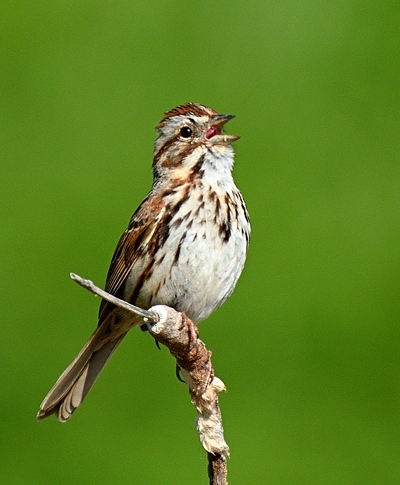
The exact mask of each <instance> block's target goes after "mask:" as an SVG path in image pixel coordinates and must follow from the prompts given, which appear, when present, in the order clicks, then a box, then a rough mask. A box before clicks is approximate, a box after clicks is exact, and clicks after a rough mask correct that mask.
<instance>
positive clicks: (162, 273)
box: [37, 103, 250, 422]
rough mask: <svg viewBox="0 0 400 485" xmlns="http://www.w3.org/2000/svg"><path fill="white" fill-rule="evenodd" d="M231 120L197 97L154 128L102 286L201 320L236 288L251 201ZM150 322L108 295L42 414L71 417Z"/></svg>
mask: <svg viewBox="0 0 400 485" xmlns="http://www.w3.org/2000/svg"><path fill="white" fill-rule="evenodd" d="M232 118H234V115H230V114H218V113H217V112H216V111H214V110H213V109H211V108H208V107H206V106H204V105H201V104H198V103H186V104H183V105H180V106H177V107H176V108H174V109H172V110H170V111H168V112H166V113H164V116H163V118H162V120H161V121H160V122H159V123H158V125H157V126H156V131H157V137H156V140H155V143H154V154H153V164H152V169H153V183H152V187H151V190H150V192H149V193H148V195H147V196H146V197H145V198H144V200H143V202H142V203H141V204H140V206H139V207H138V209H137V210H136V211H135V212H134V214H133V216H132V217H131V219H130V222H129V225H128V227H127V229H126V230H125V231H124V233H123V234H122V236H121V238H120V239H119V242H118V244H117V247H116V249H115V252H114V254H113V257H112V259H111V264H110V268H109V271H108V274H107V279H106V285H105V290H106V291H107V292H108V293H110V294H112V295H114V296H116V297H118V298H121V299H123V300H125V301H128V302H130V303H132V304H134V305H136V306H139V307H141V308H144V309H149V308H150V307H151V306H154V305H167V306H170V307H172V308H174V309H175V310H177V311H179V312H185V313H186V315H187V316H188V317H189V318H190V319H191V320H192V321H193V322H194V323H195V324H196V325H197V324H198V323H199V322H201V321H202V320H205V319H206V318H207V317H208V316H209V315H211V313H212V312H213V311H214V310H216V309H217V308H218V307H220V306H221V305H222V304H223V303H224V302H225V301H226V299H227V298H228V297H229V296H230V295H231V293H232V292H233V290H234V288H235V285H236V283H237V281H238V278H239V276H240V274H241V273H242V270H243V267H244V263H245V259H246V255H247V251H248V246H249V238H250V220H249V215H248V211H247V208H246V204H245V202H244V199H243V196H242V194H241V192H240V190H239V189H238V188H237V186H236V185H235V182H234V180H233V176H232V169H233V164H234V151H233V147H232V143H233V142H234V141H236V140H238V139H239V138H240V137H239V136H236V135H229V134H225V133H224V125H225V124H226V123H227V122H228V121H229V120H231V119H232ZM141 325H143V320H142V319H141V318H140V317H138V316H136V315H134V314H132V313H130V312H127V311H126V310H122V309H121V308H119V307H117V306H115V305H113V304H111V303H109V302H107V301H105V300H102V302H101V304H100V309H99V318H98V326H97V328H96V330H95V331H94V333H93V334H92V335H91V336H90V338H89V340H88V341H87V343H86V344H85V345H84V347H83V348H82V350H81V351H80V352H79V354H78V355H77V357H76V358H75V359H74V360H73V362H72V363H71V364H70V365H69V366H68V367H67V369H66V370H65V371H64V372H63V374H62V375H61V376H60V378H59V379H58V380H57V382H56V383H55V385H54V386H53V388H52V389H51V390H50V392H49V393H48V394H47V396H46V397H45V399H44V400H43V402H42V404H41V406H40V409H39V412H38V415H37V419H38V420H43V419H45V418H47V417H48V416H51V415H53V414H54V415H55V417H56V418H57V419H58V420H59V421H61V422H65V421H67V420H68V419H69V418H70V417H71V415H72V414H73V412H74V411H75V410H76V409H77V408H78V407H79V406H80V405H81V404H82V402H83V400H84V399H85V397H86V396H87V394H88V392H89V390H90V389H91V387H92V386H93V384H94V383H95V381H96V379H97V378H98V376H99V374H100V372H101V371H102V369H103V368H104V366H105V365H106V363H107V362H108V360H109V359H110V357H111V356H112V354H113V353H114V351H115V350H116V349H117V347H118V345H119V344H120V343H121V341H122V340H123V338H124V337H125V336H126V334H127V333H128V331H129V330H130V329H131V328H133V327H135V326H139V327H140V326H141Z"/></svg>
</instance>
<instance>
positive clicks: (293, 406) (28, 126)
mask: <svg viewBox="0 0 400 485" xmlns="http://www.w3.org/2000/svg"><path fill="white" fill-rule="evenodd" d="M0 39H1V41H0V49H1V61H0V62H1V80H0V104H1V106H0V147H1V154H0V156H1V161H0V162H1V179H0V180H1V215H2V217H1V219H2V220H1V231H0V238H1V248H2V254H3V258H2V275H3V276H2V278H1V282H2V287H1V292H0V295H1V296H0V298H1V300H2V301H1V308H2V326H1V329H2V330H1V339H0V355H1V357H0V373H1V381H0V382H1V387H2V389H1V397H0V414H1V418H0V440H1V451H0V463H1V467H0V481H1V483H4V484H30V485H32V484H54V483H60V484H70V483H75V484H92V483H98V484H100V483H107V484H114V483H115V484H130V483H137V484H150V483H163V484H176V483H182V484H189V483H190V484H205V483H207V478H206V462H207V460H206V455H205V453H204V451H203V450H202V448H201V446H200V444H199V441H198V437H197V435H196V432H195V430H194V418H195V411H194V409H193V408H192V407H191V405H190V401H189V397H188V394H187V391H186V389H185V386H184V385H182V384H181V383H179V382H178V381H177V379H176V378H175V376H174V362H173V360H172V358H171V357H170V356H169V354H168V351H167V350H166V349H163V350H162V352H159V351H157V349H156V347H155V345H154V342H153V341H152V339H151V338H150V337H149V335H148V334H142V333H141V332H139V331H132V332H131V334H130V335H129V336H128V338H127V339H126V341H125V342H124V344H123V345H122V346H121V347H120V348H119V349H118V352H117V353H116V354H115V356H114V357H113V359H112V360H111V362H110V363H109V365H108V366H107V369H106V371H105V372H104V374H103V375H102V376H101V378H100V379H99V381H98V383H97V384H96V386H95V387H94V389H93V390H92V392H91V393H90V395H89V396H88V398H87V400H86V401H85V403H84V405H83V406H82V408H80V409H79V411H78V412H77V413H76V414H75V415H74V417H73V418H72V419H71V421H69V422H68V423H67V424H64V425H62V424H60V423H58V422H57V421H56V420H55V419H48V420H46V421H44V422H41V423H37V422H36V421H35V415H36V412H37V410H38V407H39V404H40V402H41V400H42V399H43V397H44V396H45V394H46V393H47V391H48V390H49V389H50V387H51V386H52V385H53V384H54V382H55V380H56V379H57V378H58V376H59V374H60V373H61V372H62V371H63V370H64V368H65V367H66V365H67V364H69V363H70V361H71V360H72V358H73V357H75V355H76V353H77V352H78V350H80V348H81V347H82V345H83V344H84V342H85V341H86V339H87V338H88V336H89V335H90V334H91V332H92V331H93V329H94V328H95V325H96V313H97V307H98V303H99V301H98V300H97V299H95V298H94V297H93V296H92V295H90V294H89V293H87V292H86V291H84V290H83V289H81V288H79V287H78V286H77V285H75V284H74V283H73V282H72V281H71V280H70V279H69V272H70V271H74V272H76V273H78V274H81V275H82V276H84V277H87V278H91V279H93V280H94V281H95V282H96V283H98V284H100V285H103V283H104V280H105V275H106V272H107V269H108V264H109V261H110V258H111V255H112V252H113V250H114V247H115V245H116V242H117V240H118V238H119V236H120V234H121V233H122V231H123V230H124V229H125V227H126V224H127V222H128V220H129V218H130V216H131V213H132V212H133V211H134V209H135V208H136V207H137V205H138V204H139V203H140V202H141V200H142V198H143V197H144V196H145V195H146V193H147V191H148V189H149V188H150V184H151V158H152V148H153V140H154V136H155V132H154V129H153V128H154V126H155V125H156V123H157V122H158V121H159V120H160V119H161V117H162V113H163V112H164V111H167V110H169V109H171V108H173V107H174V106H176V105H178V104H182V103H184V102H187V101H194V102H200V103H203V104H206V105H209V106H211V107H212V108H214V109H216V110H217V111H219V112H228V113H235V114H236V116H237V118H236V119H235V120H234V121H232V122H230V123H229V132H231V133H235V134H240V135H241V136H242V138H241V140H240V141H238V142H237V143H236V144H235V148H236V154H237V155H236V166H235V179H236V181H237V184H238V185H239V187H240V188H241V190H242V192H243V194H244V196H245V199H246V201H247V204H248V208H249V211H250V214H251V219H252V226H253V234H252V241H251V248H250V252H249V257H248V262H247V265H246V268H245V271H244V274H243V276H242V278H241V280H240V282H239V284H238V286H237V289H236V291H235V293H234V295H233V297H232V298H231V299H230V300H229V301H228V302H227V303H226V304H225V306H224V307H223V308H221V309H220V310H218V312H216V313H215V314H214V315H213V316H212V317H211V318H210V319H209V320H208V321H207V322H204V323H203V324H201V327H200V333H201V338H202V339H203V340H204V341H205V342H206V344H207V346H208V348H210V349H211V350H212V351H213V352H214V356H213V363H214V366H215V369H216V373H217V375H218V376H219V377H220V378H221V379H223V381H224V382H225V383H226V385H227V387H228V393H227V394H225V395H223V396H221V400H220V401H221V407H222V413H223V418H224V426H225V431H226V439H227V441H228V443H229V445H230V447H231V459H230V460H229V475H228V478H229V482H230V483H231V484H232V485H233V484H239V483H240V484H274V485H284V484H285V485H286V484H296V485H297V484H304V485H310V484H346V485H348V484H362V485H365V484H377V485H378V484H379V485H382V484H398V483H400V459H399V456H400V432H399V431H400V430H399V414H400V385H399V376H400V348H399V347H400V335H399V334H400V327H399V315H400V298H399V297H400V281H399V277H400V244H399V241H400V188H399V184H400V164H399V148H400V142H399V140H400V136H399V131H400V130H399V129H400V3H399V2H398V0H396V1H388V2H378V1H362V2H355V1H351V0H339V1H337V2H327V1H320V2H316V1H306V2H296V1H291V0H289V1H286V2H285V1H284V2H277V1H271V2H259V1H257V2H256V1H248V2H238V1H230V2H226V1H221V2H209V1H204V2H201V3H200V2H199V3H193V2H192V3H188V2H183V1H176V2H170V1H159V2H148V3H146V2H138V1H130V2H125V1H120V2H110V1H102V2H94V1H70V2H50V1H48V0H42V1H36V2H26V1H20V0H16V1H13V2H5V1H3V2H2V5H1V7H0Z"/></svg>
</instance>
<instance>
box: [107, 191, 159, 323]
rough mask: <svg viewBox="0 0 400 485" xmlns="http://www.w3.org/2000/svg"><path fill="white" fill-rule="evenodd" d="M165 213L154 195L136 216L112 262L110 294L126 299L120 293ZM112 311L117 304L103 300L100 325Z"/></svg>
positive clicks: (109, 282)
mask: <svg viewBox="0 0 400 485" xmlns="http://www.w3.org/2000/svg"><path fill="white" fill-rule="evenodd" d="M150 201H151V203H150ZM161 212H163V204H162V203H161V201H160V200H157V199H155V198H154V196H153V197H152V196H151V193H150V194H149V195H148V196H147V197H146V198H145V199H144V201H143V202H142V203H141V205H140V206H139V208H138V209H137V210H136V212H135V213H134V214H133V216H132V218H131V220H130V222H129V225H128V228H127V229H126V231H125V232H124V233H123V234H122V236H121V238H120V240H119V241H118V244H117V247H116V249H115V251H114V255H113V257H112V259H111V263H110V268H109V270H108V273H107V280H106V287H105V290H106V291H107V292H108V293H110V294H112V295H115V296H118V297H122V295H121V294H120V290H121V289H122V288H123V284H124V282H125V280H126V278H127V277H128V275H129V273H130V271H131V269H132V267H133V265H134V264H135V262H136V261H137V259H138V257H139V256H140V254H142V248H143V246H145V245H147V244H148V242H149V240H150V239H151V237H152V236H153V234H154V232H155V230H156V228H157V224H158V221H159V219H160V217H159V216H160V213H161ZM112 308H113V305H111V304H110V303H108V302H106V301H105V300H102V302H101V304H100V309H99V325H100V323H101V322H102V321H103V319H104V318H105V317H106V316H107V314H108V313H109V311H110V310H111V309H112Z"/></svg>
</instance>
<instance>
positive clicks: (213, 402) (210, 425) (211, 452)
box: [71, 273, 229, 485]
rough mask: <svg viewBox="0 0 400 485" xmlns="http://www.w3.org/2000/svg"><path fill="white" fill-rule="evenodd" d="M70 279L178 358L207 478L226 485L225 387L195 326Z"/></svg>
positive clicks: (182, 316)
mask: <svg viewBox="0 0 400 485" xmlns="http://www.w3.org/2000/svg"><path fill="white" fill-rule="evenodd" d="M71 278H72V279H73V280H74V281H75V282H76V283H78V284H79V285H81V286H83V287H84V288H86V289H87V290H89V291H91V292H92V293H94V294H95V295H98V296H100V297H101V298H103V299H105V300H107V301H109V302H111V303H113V304H114V305H117V306H120V307H122V308H124V309H125V310H128V311H131V312H133V313H135V314H137V315H139V316H141V317H142V318H143V320H144V322H145V323H146V324H147V327H148V330H149V333H150V334H151V335H152V336H153V337H154V339H155V340H157V342H160V343H161V344H163V345H165V346H166V347H168V349H169V351H170V353H171V354H172V355H173V356H174V357H175V359H176V363H177V368H178V369H179V371H180V373H181V374H182V377H183V380H184V381H185V383H186V385H187V386H188V388H189V393H190V397H191V400H192V403H193V405H194V406H195V407H196V409H197V419H196V429H197V432H198V433H199V437H200V441H201V443H202V445H203V447H204V448H205V450H206V451H207V454H208V476H209V478H210V484H211V485H226V484H227V481H226V473H227V467H226V457H227V456H228V455H229V448H228V445H227V444H226V442H225V439H224V431H223V427H222V419H221V412H220V409H219V404H218V393H219V392H221V391H224V390H225V385H224V383H223V382H222V381H221V380H220V379H218V377H215V375H214V369H213V367H212V365H211V352H210V351H208V350H207V349H206V347H205V345H204V343H203V342H202V341H201V340H200V339H199V338H198V334H199V332H198V329H197V327H196V325H195V324H194V323H193V322H192V321H191V320H190V319H189V318H188V317H187V316H186V315H185V313H180V312H177V311H176V310H174V309H173V308H170V307H167V306H165V305H156V306H153V307H152V308H150V309H149V310H143V309H141V308H138V307H136V306H134V305H131V304H130V303H128V302H126V301H124V300H120V299H119V298H116V297H114V296H112V295H110V294H109V293H107V292H105V291H103V290H102V289H100V288H98V287H97V286H96V285H94V284H93V283H92V282H91V281H90V280H85V279H83V278H81V277H80V276H78V275H76V274H74V273H71Z"/></svg>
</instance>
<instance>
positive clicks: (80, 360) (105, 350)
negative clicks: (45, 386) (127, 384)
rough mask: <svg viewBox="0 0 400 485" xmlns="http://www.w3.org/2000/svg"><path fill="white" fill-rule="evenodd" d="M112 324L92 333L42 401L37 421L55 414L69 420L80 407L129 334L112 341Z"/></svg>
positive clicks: (119, 335) (107, 323)
mask: <svg viewBox="0 0 400 485" xmlns="http://www.w3.org/2000/svg"><path fill="white" fill-rule="evenodd" d="M109 328H110V327H109V322H108V318H106V319H105V320H104V321H103V322H102V323H101V325H100V326H99V327H97V329H96V330H95V332H94V333H93V334H92V336H91V337H90V339H89V340H88V341H87V342H86V345H85V346H84V347H83V349H82V350H81V351H80V352H79V354H78V355H77V357H76V359H75V360H74V361H73V362H72V363H71V364H70V365H69V366H68V367H67V369H65V371H64V372H63V373H62V375H61V376H60V378H59V379H58V381H57V382H56V383H55V384H54V387H53V388H52V389H51V391H50V392H49V393H48V394H47V396H46V397H45V399H44V401H43V402H42V404H41V406H40V409H39V412H38V415H37V419H38V420H39V421H41V420H42V419H45V418H47V417H48V416H51V415H52V414H55V415H56V418H57V419H59V420H60V421H62V422H64V421H67V419H68V418H70V417H71V415H72V413H73V412H74V411H75V409H76V408H77V407H78V406H80V405H81V404H82V402H83V400H84V399H85V397H86V395H87V393H88V392H89V391H90V389H91V388H92V386H93V384H94V383H95V382H96V379H97V378H98V376H99V375H100V372H101V371H102V370H103V368H104V366H105V365H106V364H107V362H108V360H109V359H110V357H111V356H112V354H113V353H114V351H115V349H116V348H117V347H118V345H119V344H120V343H121V341H122V339H123V338H124V337H125V335H126V334H127V332H128V330H129V328H128V329H126V330H125V331H124V332H119V333H118V334H117V335H115V338H112V339H110V332H109Z"/></svg>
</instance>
